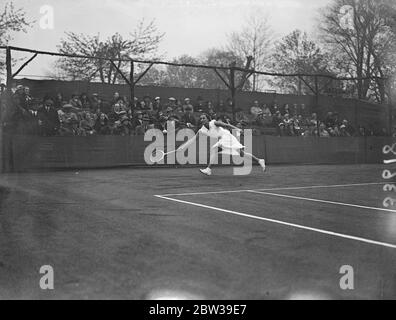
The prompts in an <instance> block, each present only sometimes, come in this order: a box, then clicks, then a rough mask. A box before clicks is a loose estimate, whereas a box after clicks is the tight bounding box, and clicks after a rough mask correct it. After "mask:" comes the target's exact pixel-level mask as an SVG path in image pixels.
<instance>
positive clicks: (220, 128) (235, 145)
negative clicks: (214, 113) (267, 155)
mask: <svg viewBox="0 0 396 320" xmlns="http://www.w3.org/2000/svg"><path fill="white" fill-rule="evenodd" d="M200 121H201V123H202V128H201V129H200V130H199V131H198V133H197V134H196V135H195V136H194V137H193V138H191V139H190V140H189V141H187V142H186V143H185V144H183V145H182V146H180V147H179V149H178V150H183V149H185V148H187V147H188V146H189V145H191V144H192V143H194V142H195V140H196V138H197V136H198V134H199V133H202V134H204V135H206V136H208V137H210V138H214V139H218V142H217V143H216V144H214V145H213V147H212V148H211V149H210V160H209V165H208V167H207V168H206V169H200V171H201V173H203V174H205V175H207V176H210V175H212V169H211V167H212V165H213V164H214V163H215V161H216V159H217V156H218V154H219V152H220V151H221V153H222V154H229V155H231V156H233V155H235V156H238V155H240V156H242V157H243V156H248V157H251V158H252V159H253V160H255V161H256V162H257V163H258V164H259V165H260V166H261V168H262V169H263V171H265V160H264V159H259V158H257V157H255V156H254V155H252V154H250V153H247V152H245V151H244V148H245V147H244V146H243V145H242V144H241V143H240V142H239V141H238V139H237V138H235V137H234V136H233V135H232V133H231V132H230V131H229V130H228V129H231V130H237V132H241V131H242V130H241V129H239V128H237V127H235V126H233V125H231V124H228V123H224V122H222V121H217V120H212V121H210V120H209V116H208V115H206V114H203V115H201V117H200Z"/></svg>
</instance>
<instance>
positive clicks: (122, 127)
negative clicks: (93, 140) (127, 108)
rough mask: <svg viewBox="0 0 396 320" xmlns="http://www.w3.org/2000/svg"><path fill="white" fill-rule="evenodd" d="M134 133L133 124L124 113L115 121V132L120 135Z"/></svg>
mask: <svg viewBox="0 0 396 320" xmlns="http://www.w3.org/2000/svg"><path fill="white" fill-rule="evenodd" d="M131 133H132V124H131V121H130V119H129V117H128V116H127V115H126V114H124V115H123V116H121V118H120V120H119V121H116V122H115V123H114V129H113V134H116V135H120V136H129V135H131Z"/></svg>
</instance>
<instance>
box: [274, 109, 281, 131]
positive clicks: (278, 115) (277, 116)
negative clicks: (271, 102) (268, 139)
mask: <svg viewBox="0 0 396 320" xmlns="http://www.w3.org/2000/svg"><path fill="white" fill-rule="evenodd" d="M281 123H283V117H282V115H281V113H280V111H279V110H278V111H276V112H275V116H274V117H273V119H272V125H273V127H274V128H278V129H279V125H280V124H281Z"/></svg>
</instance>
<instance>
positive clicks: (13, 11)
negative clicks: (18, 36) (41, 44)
mask: <svg viewBox="0 0 396 320" xmlns="http://www.w3.org/2000/svg"><path fill="white" fill-rule="evenodd" d="M32 23H33V21H29V20H28V19H27V17H26V12H25V11H24V10H23V9H22V8H15V6H14V4H13V3H12V2H7V3H6V4H5V5H4V8H3V10H2V12H1V13H0V46H6V45H8V43H9V42H10V41H11V40H12V39H13V37H12V36H13V33H15V32H27V29H28V27H30V26H31V25H32ZM4 68H5V59H4V53H3V52H2V53H1V56H0V75H4Z"/></svg>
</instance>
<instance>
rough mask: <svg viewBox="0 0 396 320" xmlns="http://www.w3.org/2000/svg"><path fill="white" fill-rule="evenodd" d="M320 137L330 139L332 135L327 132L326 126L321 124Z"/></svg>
mask: <svg viewBox="0 0 396 320" xmlns="http://www.w3.org/2000/svg"><path fill="white" fill-rule="evenodd" d="M319 137H321V138H329V137H330V134H329V132H328V131H327V130H326V125H325V124H324V123H323V122H321V123H320V125H319Z"/></svg>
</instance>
